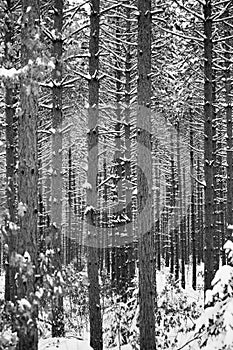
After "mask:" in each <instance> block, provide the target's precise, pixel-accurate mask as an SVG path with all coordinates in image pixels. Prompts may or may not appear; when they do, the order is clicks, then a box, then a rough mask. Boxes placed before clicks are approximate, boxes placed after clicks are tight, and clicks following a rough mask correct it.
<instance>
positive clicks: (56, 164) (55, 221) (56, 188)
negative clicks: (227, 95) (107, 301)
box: [51, 0, 65, 337]
mask: <svg viewBox="0 0 233 350" xmlns="http://www.w3.org/2000/svg"><path fill="white" fill-rule="evenodd" d="M63 6H64V5H63V0H54V31H55V34H56V35H55V37H54V39H53V56H54V59H55V68H54V70H53V82H54V85H53V88H52V97H53V114H52V127H53V131H54V132H53V135H52V169H53V173H52V183H51V186H52V188H51V198H52V201H51V236H52V244H53V247H54V251H55V254H54V259H53V264H54V270H55V273H56V272H58V271H61V268H62V232H61V230H62V228H61V225H62V182H63V180H62V84H61V82H62V25H63ZM53 303H54V305H53V319H52V336H53V337H62V336H64V333H65V330H64V320H63V318H64V315H63V298H62V296H61V295H55V296H54V300H53Z"/></svg>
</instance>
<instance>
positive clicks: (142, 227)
mask: <svg viewBox="0 0 233 350" xmlns="http://www.w3.org/2000/svg"><path fill="white" fill-rule="evenodd" d="M138 11H139V15H138V87H137V89H138V90H137V92H138V113H137V152H138V153H137V161H138V174H137V191H138V239H139V246H138V257H139V330H140V349H141V350H155V348H156V345H155V316H154V313H155V298H156V295H155V280H154V277H155V274H154V266H153V265H154V261H153V255H154V254H153V251H152V250H153V248H154V244H153V241H154V237H153V233H152V226H153V225H152V224H153V223H152V159H151V115H150V105H151V76H150V74H151V0H138Z"/></svg>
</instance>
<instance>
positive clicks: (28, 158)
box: [17, 0, 40, 350]
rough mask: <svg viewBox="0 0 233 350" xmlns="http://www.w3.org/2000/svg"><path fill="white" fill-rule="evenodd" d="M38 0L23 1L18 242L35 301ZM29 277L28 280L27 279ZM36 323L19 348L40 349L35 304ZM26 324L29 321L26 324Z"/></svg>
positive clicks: (20, 283)
mask: <svg viewBox="0 0 233 350" xmlns="http://www.w3.org/2000/svg"><path fill="white" fill-rule="evenodd" d="M39 18H40V7H39V1H38V0H30V1H29V0H24V1H22V21H21V66H22V67H27V69H26V71H25V73H24V74H22V75H21V77H20V112H19V115H18V147H19V149H18V152H19V153H18V157H19V167H18V224H19V227H20V229H19V232H18V242H17V243H18V244H17V252H18V253H19V254H21V255H23V256H25V259H27V262H28V266H30V265H31V268H32V271H31V272H30V273H28V272H27V271H25V272H24V273H23V274H24V276H22V273H19V276H18V280H17V298H18V299H21V298H26V299H27V300H28V301H29V302H32V299H33V295H34V292H35V271H36V269H37V217H38V188H37V187H38V186H37V184H38V151H37V120H38V91H39V88H38V84H37V74H38V71H37V69H38V68H37V67H36V64H35V61H36V58H37V57H38V55H39ZM25 277H26V280H25ZM31 308H32V309H31V320H32V324H31V325H32V327H30V328H29V327H27V329H26V331H25V330H24V328H23V327H22V328H21V329H20V330H19V331H18V337H19V343H18V349H19V350H24V349H32V350H36V349H37V347H38V334H37V325H36V315H37V310H36V307H35V306H31ZM25 326H26V325H25Z"/></svg>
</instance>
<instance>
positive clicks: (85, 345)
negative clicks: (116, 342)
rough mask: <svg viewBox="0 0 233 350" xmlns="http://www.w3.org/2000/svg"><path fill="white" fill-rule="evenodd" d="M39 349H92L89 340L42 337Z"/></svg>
mask: <svg viewBox="0 0 233 350" xmlns="http://www.w3.org/2000/svg"><path fill="white" fill-rule="evenodd" d="M38 349H39V350H92V348H91V347H90V345H89V342H88V340H80V339H77V338H47V339H40V341H39V347H38ZM125 350H127V349H125Z"/></svg>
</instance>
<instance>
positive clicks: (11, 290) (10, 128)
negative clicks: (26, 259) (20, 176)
mask: <svg viewBox="0 0 233 350" xmlns="http://www.w3.org/2000/svg"><path fill="white" fill-rule="evenodd" d="M6 5H7V8H6V16H5V19H6V20H5V26H6V27H5V28H6V29H5V61H6V67H8V68H11V65H12V64H16V62H15V57H13V55H12V54H11V51H10V50H9V47H11V46H12V45H13V41H14V18H13V11H12V8H13V6H14V1H10V0H8V1H7V4H6ZM18 88H19V87H18V86H17V84H16V83H12V82H7V83H6V85H5V106H6V107H5V115H6V183H7V186H6V201H7V209H8V211H9V215H8V217H6V231H7V237H6V243H7V244H8V253H7V256H6V264H5V269H6V274H5V300H8V301H14V299H15V295H16V286H15V273H16V270H15V267H14V266H13V265H12V264H11V262H10V261H11V257H13V255H14V254H15V252H16V246H17V239H16V238H17V233H16V232H13V231H14V230H12V224H16V221H15V220H16V177H15V172H16V158H17V154H16V136H17V131H16V125H14V124H15V123H16V116H15V112H16V102H17V101H18V98H19V96H18V93H19V91H18Z"/></svg>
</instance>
